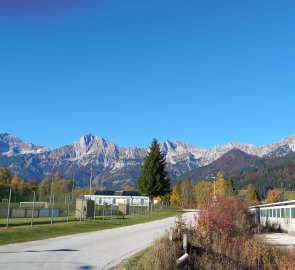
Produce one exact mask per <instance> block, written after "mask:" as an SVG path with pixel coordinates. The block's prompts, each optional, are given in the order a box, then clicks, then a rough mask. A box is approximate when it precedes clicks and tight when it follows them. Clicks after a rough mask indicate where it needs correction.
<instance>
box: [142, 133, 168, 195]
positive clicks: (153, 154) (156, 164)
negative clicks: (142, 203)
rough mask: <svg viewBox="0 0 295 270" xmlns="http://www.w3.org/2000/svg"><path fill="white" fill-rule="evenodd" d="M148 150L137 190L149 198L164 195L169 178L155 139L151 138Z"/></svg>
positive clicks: (162, 155) (163, 158)
mask: <svg viewBox="0 0 295 270" xmlns="http://www.w3.org/2000/svg"><path fill="white" fill-rule="evenodd" d="M149 150H150V151H149V153H148V155H147V156H146V158H145V160H144V164H143V167H142V172H141V176H140V177H139V178H138V190H139V192H140V193H141V194H143V195H145V196H148V197H150V198H153V197H157V196H165V195H166V194H168V193H169V192H170V179H169V177H168V173H167V172H166V171H165V166H166V161H165V157H164V154H163V153H162V152H161V150H160V145H159V144H158V142H157V140H156V139H153V141H152V144H151V146H150V149H149Z"/></svg>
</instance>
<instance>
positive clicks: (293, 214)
mask: <svg viewBox="0 0 295 270" xmlns="http://www.w3.org/2000/svg"><path fill="white" fill-rule="evenodd" d="M250 211H251V212H252V214H253V215H254V217H255V223H256V224H257V223H259V224H261V225H262V226H266V225H271V226H274V227H276V228H280V229H281V230H283V231H285V232H288V233H291V234H295V200H291V201H284V202H277V203H269V204H262V205H255V206H252V207H250Z"/></svg>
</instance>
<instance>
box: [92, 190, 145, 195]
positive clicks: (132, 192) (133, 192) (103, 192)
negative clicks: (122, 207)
mask: <svg viewBox="0 0 295 270" xmlns="http://www.w3.org/2000/svg"><path fill="white" fill-rule="evenodd" d="M95 195H102V196H141V194H140V193H139V192H138V191H136V190H120V191H114V190H96V191H95Z"/></svg>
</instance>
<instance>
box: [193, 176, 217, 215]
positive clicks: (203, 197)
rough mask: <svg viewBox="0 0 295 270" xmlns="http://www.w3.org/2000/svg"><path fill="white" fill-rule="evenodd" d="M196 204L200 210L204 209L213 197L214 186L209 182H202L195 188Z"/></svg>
mask: <svg viewBox="0 0 295 270" xmlns="http://www.w3.org/2000/svg"><path fill="white" fill-rule="evenodd" d="M195 190H196V203H197V207H198V209H203V208H204V207H205V206H206V205H207V203H208V201H209V200H210V199H211V197H212V193H213V184H212V183H211V182H207V181H201V182H199V183H198V184H197V185H196V186H195Z"/></svg>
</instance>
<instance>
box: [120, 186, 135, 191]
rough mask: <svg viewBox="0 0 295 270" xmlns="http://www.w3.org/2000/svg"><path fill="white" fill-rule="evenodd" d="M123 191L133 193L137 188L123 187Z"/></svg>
mask: <svg viewBox="0 0 295 270" xmlns="http://www.w3.org/2000/svg"><path fill="white" fill-rule="evenodd" d="M123 190H124V191H133V190H135V186H129V185H126V186H124V187H123Z"/></svg>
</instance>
